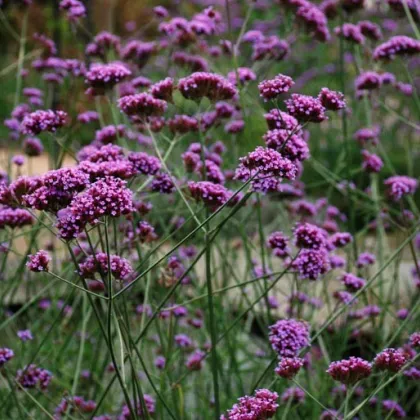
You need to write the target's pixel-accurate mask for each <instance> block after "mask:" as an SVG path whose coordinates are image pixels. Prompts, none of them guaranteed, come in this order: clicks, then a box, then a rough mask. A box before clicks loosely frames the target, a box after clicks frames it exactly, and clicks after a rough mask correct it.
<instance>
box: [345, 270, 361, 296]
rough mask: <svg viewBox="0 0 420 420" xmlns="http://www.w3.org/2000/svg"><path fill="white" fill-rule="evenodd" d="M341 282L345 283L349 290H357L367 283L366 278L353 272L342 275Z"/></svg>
mask: <svg viewBox="0 0 420 420" xmlns="http://www.w3.org/2000/svg"><path fill="white" fill-rule="evenodd" d="M341 283H343V284H344V286H345V287H346V289H347V290H348V291H350V292H357V291H358V290H360V289H361V288H362V287H364V286H365V285H366V280H364V279H362V278H360V277H357V276H355V275H354V274H351V273H344V274H343V275H342V277H341Z"/></svg>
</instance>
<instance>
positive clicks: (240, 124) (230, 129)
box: [225, 120, 245, 134]
mask: <svg viewBox="0 0 420 420" xmlns="http://www.w3.org/2000/svg"><path fill="white" fill-rule="evenodd" d="M244 128H245V121H244V120H233V121H230V122H228V123H227V124H226V125H225V131H226V133H229V134H237V133H240V132H241V131H243V129H244Z"/></svg>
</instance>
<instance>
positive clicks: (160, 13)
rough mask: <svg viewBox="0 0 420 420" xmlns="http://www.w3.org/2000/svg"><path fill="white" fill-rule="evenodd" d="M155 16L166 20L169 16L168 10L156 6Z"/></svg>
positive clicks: (154, 9)
mask: <svg viewBox="0 0 420 420" xmlns="http://www.w3.org/2000/svg"><path fill="white" fill-rule="evenodd" d="M153 12H154V14H155V16H156V17H157V18H159V19H164V18H167V17H168V16H169V12H168V10H167V9H166V8H165V7H163V6H156V7H154V8H153Z"/></svg>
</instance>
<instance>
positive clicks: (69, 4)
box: [60, 0, 86, 22]
mask: <svg viewBox="0 0 420 420" xmlns="http://www.w3.org/2000/svg"><path fill="white" fill-rule="evenodd" d="M60 9H61V10H65V11H66V16H67V19H68V20H70V21H72V22H75V21H77V20H78V19H80V18H82V17H85V16H86V8H85V6H84V5H83V3H82V2H81V1H79V0H61V1H60Z"/></svg>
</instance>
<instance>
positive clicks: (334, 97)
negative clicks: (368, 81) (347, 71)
mask: <svg viewBox="0 0 420 420" xmlns="http://www.w3.org/2000/svg"><path fill="white" fill-rule="evenodd" d="M318 100H319V101H320V102H321V104H322V106H323V107H324V108H326V109H328V110H329V111H338V110H340V109H344V108H345V107H346V100H345V99H344V95H343V94H342V93H341V92H337V91H335V90H330V89H328V88H326V87H324V88H322V89H321V91H320V92H319V94H318Z"/></svg>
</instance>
